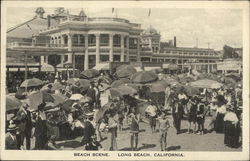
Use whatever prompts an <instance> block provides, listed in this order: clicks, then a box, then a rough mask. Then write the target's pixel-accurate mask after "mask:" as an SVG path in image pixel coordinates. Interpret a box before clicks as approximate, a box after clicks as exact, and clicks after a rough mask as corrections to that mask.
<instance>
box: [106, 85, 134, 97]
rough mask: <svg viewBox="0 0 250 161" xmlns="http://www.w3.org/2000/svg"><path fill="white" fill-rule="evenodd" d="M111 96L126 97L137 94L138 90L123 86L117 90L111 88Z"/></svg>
mask: <svg viewBox="0 0 250 161" xmlns="http://www.w3.org/2000/svg"><path fill="white" fill-rule="evenodd" d="M109 90H110V94H111V96H113V97H115V96H124V95H134V94H136V93H137V90H136V89H134V88H133V87H130V86H126V85H122V86H119V87H117V88H110V89H109Z"/></svg>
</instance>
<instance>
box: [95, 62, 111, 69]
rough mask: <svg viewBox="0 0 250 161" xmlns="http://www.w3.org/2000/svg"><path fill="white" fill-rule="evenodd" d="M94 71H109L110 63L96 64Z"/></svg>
mask: <svg viewBox="0 0 250 161" xmlns="http://www.w3.org/2000/svg"><path fill="white" fill-rule="evenodd" d="M93 69H96V70H109V63H100V64H96V66H95V67H94V68H93Z"/></svg>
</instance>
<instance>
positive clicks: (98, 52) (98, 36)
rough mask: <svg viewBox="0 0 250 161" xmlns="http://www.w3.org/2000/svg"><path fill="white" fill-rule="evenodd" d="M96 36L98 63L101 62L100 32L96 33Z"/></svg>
mask: <svg viewBox="0 0 250 161" xmlns="http://www.w3.org/2000/svg"><path fill="white" fill-rule="evenodd" d="M95 38H96V57H95V59H96V61H95V62H96V64H99V63H100V34H95Z"/></svg>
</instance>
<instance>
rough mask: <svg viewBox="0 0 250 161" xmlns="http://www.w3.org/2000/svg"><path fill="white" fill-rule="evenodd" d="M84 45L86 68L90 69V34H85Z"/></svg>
mask: <svg viewBox="0 0 250 161" xmlns="http://www.w3.org/2000/svg"><path fill="white" fill-rule="evenodd" d="M84 39H85V40H84V46H85V55H84V70H86V69H89V51H88V34H86V35H84Z"/></svg>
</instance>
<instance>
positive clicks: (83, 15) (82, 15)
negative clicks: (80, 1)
mask: <svg viewBox="0 0 250 161" xmlns="http://www.w3.org/2000/svg"><path fill="white" fill-rule="evenodd" d="M79 16H81V17H87V16H86V14H85V12H84V11H83V9H82V10H81V12H80V13H79Z"/></svg>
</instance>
